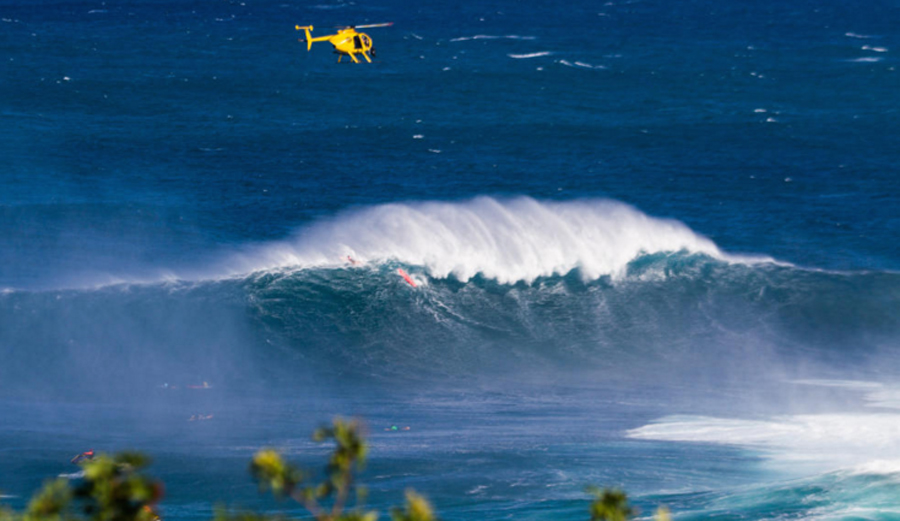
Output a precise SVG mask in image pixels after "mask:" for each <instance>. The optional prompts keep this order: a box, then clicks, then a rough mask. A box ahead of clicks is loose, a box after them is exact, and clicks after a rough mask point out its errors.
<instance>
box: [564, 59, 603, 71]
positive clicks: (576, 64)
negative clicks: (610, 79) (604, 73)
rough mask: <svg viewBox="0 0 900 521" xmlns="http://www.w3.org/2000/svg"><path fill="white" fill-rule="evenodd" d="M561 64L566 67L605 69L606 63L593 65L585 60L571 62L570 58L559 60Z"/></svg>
mask: <svg viewBox="0 0 900 521" xmlns="http://www.w3.org/2000/svg"><path fill="white" fill-rule="evenodd" d="M559 63H560V64H561V65H565V66H566V67H581V68H582V69H605V68H606V66H605V65H591V64H590V63H585V62H574V63H573V62H570V61H568V60H559Z"/></svg>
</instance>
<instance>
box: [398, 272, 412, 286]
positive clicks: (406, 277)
mask: <svg viewBox="0 0 900 521" xmlns="http://www.w3.org/2000/svg"><path fill="white" fill-rule="evenodd" d="M397 273H399V274H400V276H401V277H403V280H405V281H406V282H407V283H408V284H409V285H410V286H412V287H414V288H415V287H416V283H415V281H414V280H413V279H412V277H410V276H409V273H406V272H405V271H403V268H397Z"/></svg>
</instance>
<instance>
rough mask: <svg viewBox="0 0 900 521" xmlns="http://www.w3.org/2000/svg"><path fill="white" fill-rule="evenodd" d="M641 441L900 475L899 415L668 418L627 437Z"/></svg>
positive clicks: (777, 460) (824, 468) (793, 463)
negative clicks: (728, 448)
mask: <svg viewBox="0 0 900 521" xmlns="http://www.w3.org/2000/svg"><path fill="white" fill-rule="evenodd" d="M627 435H628V437H630V438H635V439H644V440H658V441H678V442H702V443H716V444H723V445H734V446H739V447H746V448H753V449H760V450H762V451H764V454H766V455H767V456H768V457H769V458H770V459H771V460H772V461H774V462H777V463H786V464H788V465H795V464H798V463H804V464H805V466H807V467H810V466H812V467H814V468H817V469H818V470H837V469H851V470H853V471H855V472H868V473H872V472H874V471H875V470H878V472H879V473H885V472H889V473H894V472H897V471H898V470H900V466H898V465H897V464H895V463H886V462H900V414H895V413H882V414H873V413H866V414H862V413H857V414H812V415H796V416H777V417H773V418H770V419H765V420H741V419H723V418H711V417H670V418H664V419H662V420H660V421H658V422H656V423H651V424H649V425H645V426H643V427H640V428H638V429H633V430H631V431H628V433H627Z"/></svg>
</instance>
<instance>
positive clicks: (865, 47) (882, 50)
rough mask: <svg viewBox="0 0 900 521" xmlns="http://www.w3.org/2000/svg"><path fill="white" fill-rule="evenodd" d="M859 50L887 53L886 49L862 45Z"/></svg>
mask: <svg viewBox="0 0 900 521" xmlns="http://www.w3.org/2000/svg"><path fill="white" fill-rule="evenodd" d="M861 49H862V50H864V51H872V52H888V49H887V47H872V46H871V45H863V46H862V47H861Z"/></svg>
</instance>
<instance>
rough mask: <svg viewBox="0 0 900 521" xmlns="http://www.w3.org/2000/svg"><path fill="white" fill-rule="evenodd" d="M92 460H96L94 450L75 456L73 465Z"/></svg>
mask: <svg viewBox="0 0 900 521" xmlns="http://www.w3.org/2000/svg"><path fill="white" fill-rule="evenodd" d="M92 459H94V449H90V450H88V451H85V452H82V453H81V454H79V455H77V456H75V457H74V458H72V463H73V464H76V465H77V464H79V463H81V462H82V461H85V460H87V461H91V460H92Z"/></svg>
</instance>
